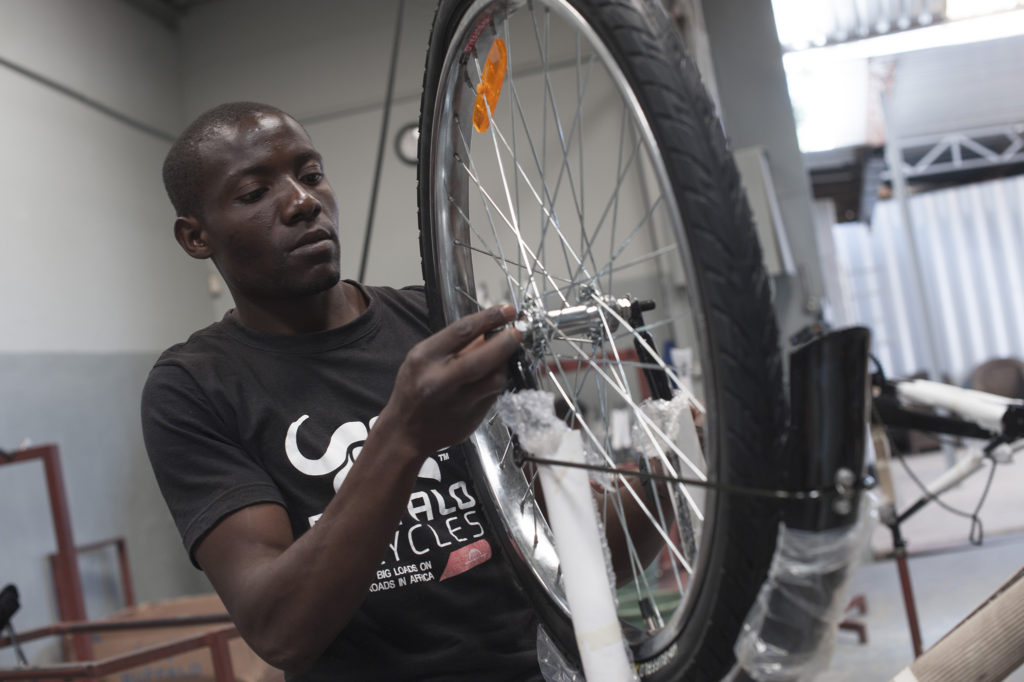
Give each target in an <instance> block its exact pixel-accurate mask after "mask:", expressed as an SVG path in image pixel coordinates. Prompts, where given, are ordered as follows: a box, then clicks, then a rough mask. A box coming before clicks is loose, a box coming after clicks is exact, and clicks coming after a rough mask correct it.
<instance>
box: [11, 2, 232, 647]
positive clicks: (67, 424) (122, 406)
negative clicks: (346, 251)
mask: <svg viewBox="0 0 1024 682" xmlns="http://www.w3.org/2000/svg"><path fill="white" fill-rule="evenodd" d="M178 62H179V60H178V41H177V37H176V35H175V34H174V33H173V32H172V31H170V30H169V29H167V28H166V27H164V26H163V25H161V24H159V23H158V22H156V21H154V20H153V19H151V18H150V17H148V16H147V15H144V14H142V13H140V12H139V11H138V10H137V9H135V8H134V7H132V6H131V5H129V4H128V3H126V2H122V1H121V0H89V1H88V2H84V1H82V0H4V2H3V3H2V4H0V101H2V103H3V106H2V107H0V150H2V154H3V163H2V164H0V205H2V206H3V208H4V210H3V213H2V218H0V221H2V222H0V233H2V236H3V248H2V249H0V406H2V407H0V448H3V449H5V450H11V449H14V448H16V447H18V445H19V444H20V443H22V441H23V440H24V439H30V440H31V441H33V442H34V443H36V444H42V443H56V444H57V445H58V446H59V447H60V450H61V457H62V462H63V467H64V479H65V483H66V488H67V492H68V499H69V505H70V511H71V517H72V526H73V528H72V530H73V533H74V538H75V540H76V541H77V543H79V544H85V543H90V542H93V541H96V540H100V539H104V538H109V537H113V536H124V537H126V538H127V540H128V552H129V559H130V561H131V563H132V567H133V573H134V580H135V588H136V596H137V597H138V598H139V599H141V600H153V599H158V598H161V597H166V596H170V595H174V594H181V593H183V592H189V591H197V590H202V589H205V586H204V582H203V580H202V578H201V576H200V574H199V573H198V572H196V571H195V570H194V569H192V568H191V567H190V566H188V565H187V559H186V558H185V557H184V553H183V552H182V551H181V549H180V547H181V543H180V540H179V539H178V536H177V532H176V531H175V530H174V528H173V524H172V523H171V520H170V517H169V514H168V513H167V510H166V508H165V507H164V505H163V502H162V500H161V499H160V498H159V493H158V492H157V489H156V484H155V481H154V480H153V475H152V472H151V471H150V470H149V465H148V462H147V461H146V457H145V454H144V450H143V446H142V439H141V434H140V427H139V416H138V397H139V392H140V390H141V386H142V382H143V381H144V380H145V377H146V373H147V372H148V369H149V367H150V366H151V365H152V363H153V361H154V360H155V358H156V355H157V353H158V352H159V351H160V350H162V349H163V348H165V347H167V346H168V345H170V344H171V343H173V342H174V341H177V340H180V339H182V338H183V337H184V336H185V335H186V334H187V333H189V332H190V331H192V330H194V329H196V328H198V327H200V326H202V325H205V324H207V323H208V322H209V320H210V318H211V316H212V307H211V304H210V299H209V296H208V295H207V293H206V282H205V279H204V273H205V268H204V267H203V265H202V264H200V263H196V262H193V261H191V260H190V259H188V258H187V257H184V256H183V254H181V253H180V249H178V247H177V246H176V244H175V243H174V240H173V237H172V235H171V230H170V226H171V219H172V218H173V214H172V212H171V210H170V207H169V205H168V203H167V200H166V198H165V196H164V192H163V188H162V186H161V183H160V165H161V163H162V160H163V156H164V154H165V153H166V150H167V148H168V147H169V144H170V142H169V140H170V139H171V138H172V135H173V133H175V132H176V131H177V128H178V127H179V126H180V124H181V118H182V116H181V105H180V102H181V98H180V83H179V66H178ZM42 480H43V478H42V470H41V467H40V466H39V465H38V464H28V463H26V464H17V465H8V466H4V467H0V514H3V515H4V518H5V519H7V520H8V521H9V522H8V523H4V524H2V529H0V583H2V584H6V583H7V582H13V583H16V584H17V586H18V588H19V590H20V592H21V602H22V609H21V611H19V612H18V614H17V615H16V616H15V619H14V622H15V625H16V626H17V627H18V628H19V629H21V630H24V629H28V628H33V627H39V626H43V625H46V624H48V623H51V622H54V621H55V620H57V618H58V613H57V609H56V604H55V599H54V595H53V587H52V582H51V579H50V575H49V569H48V565H47V562H46V555H47V554H48V553H50V552H52V551H54V550H55V549H56V547H55V542H54V536H53V532H52V530H51V520H50V515H49V508H48V506H47V504H46V497H45V491H44V490H45V489H44V488H43V486H42ZM108 559H109V557H108V558H107V559H104V557H103V556H93V557H88V558H85V559H83V569H84V571H85V577H84V579H85V581H86V583H87V587H88V591H89V598H88V599H87V613H88V615H89V616H90V617H94V618H98V617H102V616H105V615H108V614H109V612H110V611H111V610H112V609H114V608H116V607H118V606H119V604H120V596H119V594H118V592H117V585H116V581H114V580H112V578H111V576H114V575H116V571H115V570H114V568H113V565H112V564H106V565H104V561H107V560H108ZM97 562H98V563H97ZM93 568H95V569H96V570H93ZM51 644H52V642H51ZM45 645H46V642H45V641H44V642H43V643H42V644H37V645H32V646H30V647H28V649H29V652H30V654H37V653H39V651H40V649H41V648H43V647H45ZM13 662H14V661H13V654H12V653H11V651H10V649H3V650H0V666H6V665H12V664H13Z"/></svg>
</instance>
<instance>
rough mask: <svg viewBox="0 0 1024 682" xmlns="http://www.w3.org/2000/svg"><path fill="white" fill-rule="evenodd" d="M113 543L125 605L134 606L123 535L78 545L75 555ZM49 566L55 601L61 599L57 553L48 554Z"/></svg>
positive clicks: (133, 590) (59, 568)
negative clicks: (51, 572) (55, 595)
mask: <svg viewBox="0 0 1024 682" xmlns="http://www.w3.org/2000/svg"><path fill="white" fill-rule="evenodd" d="M111 545H113V546H114V548H115V549H116V551H117V564H118V567H119V568H120V572H121V591H122V594H123V596H124V605H125V606H135V589H134V587H133V586H132V574H131V570H130V568H129V566H128V548H127V546H126V544H125V541H124V538H123V537H116V538H108V539H106V540H99V541H97V542H91V543H89V544H87V545H78V546H77V547H75V555H76V558H77V555H79V554H82V553H83V552H94V551H96V550H98V549H103V548H104V547H109V546H111ZM48 558H49V560H50V568H51V570H52V571H53V580H54V586H55V588H56V590H57V601H58V602H59V601H60V599H61V596H60V590H61V585H62V582H63V581H61V580H60V579H59V578H58V577H57V574H58V572H59V571H60V570H61V566H60V564H58V562H57V555H56V554H50V555H49V557H48ZM76 566H77V564H76Z"/></svg>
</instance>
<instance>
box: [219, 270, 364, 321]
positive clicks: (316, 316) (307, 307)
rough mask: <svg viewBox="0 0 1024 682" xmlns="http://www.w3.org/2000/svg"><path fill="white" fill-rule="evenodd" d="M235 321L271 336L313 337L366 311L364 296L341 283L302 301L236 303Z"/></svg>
mask: <svg viewBox="0 0 1024 682" xmlns="http://www.w3.org/2000/svg"><path fill="white" fill-rule="evenodd" d="M235 305H236V307H235V312H234V314H235V318H236V319H237V320H238V322H239V323H241V324H242V326H244V327H248V328H249V329H253V330H255V331H259V332H267V333H270V334H310V333H313V332H322V331H326V330H328V329H334V328H336V327H340V326H342V325H344V324H348V323H349V322H351V321H352V320H354V319H356V318H357V317H359V315H361V314H362V313H363V311H364V310H366V299H365V298H364V297H363V293H362V292H361V291H360V290H359V289H358V288H357V287H355V286H353V285H352V284H350V283H348V282H345V281H343V280H342V281H339V282H338V283H337V284H336V285H334V286H333V287H331V288H330V289H327V290H325V291H321V292H318V293H316V294H311V295H310V296H306V297H304V298H301V299H288V300H262V301H252V300H244V301H238V300H236V302H235Z"/></svg>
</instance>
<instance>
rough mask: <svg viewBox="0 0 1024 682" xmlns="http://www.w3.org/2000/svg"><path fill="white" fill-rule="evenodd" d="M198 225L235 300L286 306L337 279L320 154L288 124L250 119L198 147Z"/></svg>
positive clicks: (330, 205) (333, 222)
mask: <svg viewBox="0 0 1024 682" xmlns="http://www.w3.org/2000/svg"><path fill="white" fill-rule="evenodd" d="M200 154H201V157H202V159H203V163H202V167H203V168H202V175H203V195H202V203H201V205H202V207H203V208H202V214H201V216H200V217H199V220H200V222H201V223H202V226H203V229H204V232H205V237H206V241H207V242H208V244H209V248H210V251H211V254H212V257H213V260H214V262H215V263H216V264H217V267H218V269H219V270H220V272H221V275H222V276H223V277H224V280H225V282H227V284H228V287H229V288H230V289H231V292H232V294H233V295H234V297H235V299H236V303H237V302H238V301H237V299H238V298H239V297H243V298H246V299H249V300H266V299H287V298H293V297H297V296H305V295H309V294H314V293H318V292H320V291H324V290H326V289H328V288H330V287H332V286H334V284H336V283H337V282H338V279H339V278H340V268H341V265H340V257H339V256H340V254H339V245H338V232H337V224H338V206H337V200H336V199H335V197H334V191H333V190H332V189H331V186H330V185H329V184H328V182H327V178H326V177H325V176H324V172H323V163H322V160H321V158H320V154H319V153H317V151H316V150H315V149H314V148H313V144H312V142H311V141H310V139H309V137H308V136H307V135H306V133H305V131H304V130H303V129H302V128H301V127H300V126H299V124H298V123H296V122H295V121H294V120H292V119H291V118H289V117H287V116H280V115H277V114H270V113H261V114H256V115H254V116H252V117H250V118H248V119H246V120H244V121H243V122H241V123H240V124H238V125H232V126H224V127H222V128H220V129H218V130H217V131H216V134H215V135H213V136H212V137H211V138H209V139H207V140H206V141H204V142H203V143H202V145H201V146H200Z"/></svg>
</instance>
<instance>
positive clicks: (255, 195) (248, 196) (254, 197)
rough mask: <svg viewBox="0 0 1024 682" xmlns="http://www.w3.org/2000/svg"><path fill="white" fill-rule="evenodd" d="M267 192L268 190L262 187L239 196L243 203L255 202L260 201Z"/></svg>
mask: <svg viewBox="0 0 1024 682" xmlns="http://www.w3.org/2000/svg"><path fill="white" fill-rule="evenodd" d="M266 193H267V190H266V189H265V188H263V187H261V188H259V189H254V190H253V191H251V192H246V193H245V194H243V195H242V196H240V197H238V200H239V201H241V202H242V203H243V204H254V203H256V202H257V201H259V200H260V198H262V197H263V195H264V194H266Z"/></svg>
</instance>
